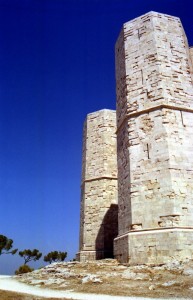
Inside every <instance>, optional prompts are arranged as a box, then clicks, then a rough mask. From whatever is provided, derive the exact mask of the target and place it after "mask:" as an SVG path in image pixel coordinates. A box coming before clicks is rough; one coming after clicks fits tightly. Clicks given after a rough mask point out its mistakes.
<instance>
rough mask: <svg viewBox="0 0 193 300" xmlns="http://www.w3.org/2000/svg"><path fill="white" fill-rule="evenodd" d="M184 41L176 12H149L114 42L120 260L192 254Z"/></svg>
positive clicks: (192, 139)
mask: <svg viewBox="0 0 193 300" xmlns="http://www.w3.org/2000/svg"><path fill="white" fill-rule="evenodd" d="M191 56H192V49H190V50H189V47H188V43H187V39H186V36H185V33H184V30H183V28H182V25H181V22H180V20H179V18H176V17H172V16H168V15H163V14H159V13H155V12H150V13H148V14H146V15H143V16H141V17H139V18H136V19H134V20H132V21H130V22H128V23H126V24H124V26H123V29H122V31H121V33H120V36H119V38H118V41H117V44H116V79H117V126H118V128H117V149H118V153H117V154H118V195H119V199H118V203H119V208H118V209H119V234H118V237H117V238H116V239H115V257H116V258H117V259H119V260H120V261H121V262H129V263H130V264H138V263H141V264H143V263H152V264H154V263H166V262H167V261H168V260H170V259H171V257H175V258H177V259H179V260H182V259H185V258H186V257H191V256H192V254H193V198H192V194H193V156H192V151H193V121H192V120H193V85H192V62H191Z"/></svg>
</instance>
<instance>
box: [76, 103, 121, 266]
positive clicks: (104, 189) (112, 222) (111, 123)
mask: <svg viewBox="0 0 193 300" xmlns="http://www.w3.org/2000/svg"><path fill="white" fill-rule="evenodd" d="M116 144H117V143H116V112H115V111H112V110H106V109H104V110H100V111H97V112H94V113H91V114H89V115H88V116H87V118H86V121H85V124H84V132H83V158H82V184H81V221H80V246H79V253H78V255H77V258H78V259H79V260H80V261H85V260H94V259H101V258H106V257H112V256H113V239H114V238H115V237H116V236H117V233H118V232H117V231H118V224H117V222H118V206H117V149H116Z"/></svg>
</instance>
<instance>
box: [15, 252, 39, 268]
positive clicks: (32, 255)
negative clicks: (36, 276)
mask: <svg viewBox="0 0 193 300" xmlns="http://www.w3.org/2000/svg"><path fill="white" fill-rule="evenodd" d="M19 255H20V256H21V257H23V258H24V265H26V264H27V263H28V262H30V261H32V260H33V261H36V260H39V259H40V257H41V256H42V253H41V252H39V250H38V249H33V250H30V249H25V250H23V251H20V252H19Z"/></svg>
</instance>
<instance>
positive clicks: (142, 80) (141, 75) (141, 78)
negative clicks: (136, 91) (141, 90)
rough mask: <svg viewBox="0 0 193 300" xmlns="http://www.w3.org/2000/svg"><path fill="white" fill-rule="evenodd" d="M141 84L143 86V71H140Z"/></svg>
mask: <svg viewBox="0 0 193 300" xmlns="http://www.w3.org/2000/svg"><path fill="white" fill-rule="evenodd" d="M141 82H142V85H143V70H141Z"/></svg>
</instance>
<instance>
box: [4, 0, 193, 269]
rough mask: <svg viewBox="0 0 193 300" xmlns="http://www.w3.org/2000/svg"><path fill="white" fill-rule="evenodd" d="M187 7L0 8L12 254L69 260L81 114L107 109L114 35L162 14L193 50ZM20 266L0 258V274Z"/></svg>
mask: <svg viewBox="0 0 193 300" xmlns="http://www.w3.org/2000/svg"><path fill="white" fill-rule="evenodd" d="M192 8H193V5H192V4H191V1H187V0H183V1H181V0H156V1H155V0H135V1H133V0H0V201H1V206H0V220H1V225H0V226H1V227H0V228H1V229H0V234H4V235H6V236H8V237H9V238H12V239H13V240H14V246H15V247H17V248H19V249H20V250H23V249H26V248H30V249H33V248H38V249H39V250H40V251H42V252H43V254H46V253H48V252H49V251H52V250H60V251H67V252H68V259H72V258H74V257H75V253H76V252H77V251H78V239H79V207H80V180H81V178H80V176H81V147H82V126H83V121H84V119H85V117H86V114H87V113H90V112H93V111H96V110H99V109H102V108H109V109H115V98H116V96H115V71H114V69H115V67H114V45H115V42H116V39H117V37H118V34H119V32H120V29H121V26H122V24H123V23H124V22H127V21H129V20H131V19H133V18H135V17H138V16H140V15H142V14H144V13H147V12H148V11H151V10H154V11H158V12H161V13H167V14H171V15H174V16H178V17H180V18H181V21H182V23H183V26H184V29H185V31H186V34H187V37H188V40H189V44H190V45H193V21H192ZM22 263H23V261H22V259H21V258H20V257H19V256H18V255H16V256H13V257H12V256H1V257H0V274H11V273H13V272H14V271H15V269H17V268H18V266H19V265H21V264H22ZM32 265H33V264H31V266H32ZM42 265H43V262H42V261H40V262H36V263H35V264H34V266H35V267H39V266H42Z"/></svg>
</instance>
